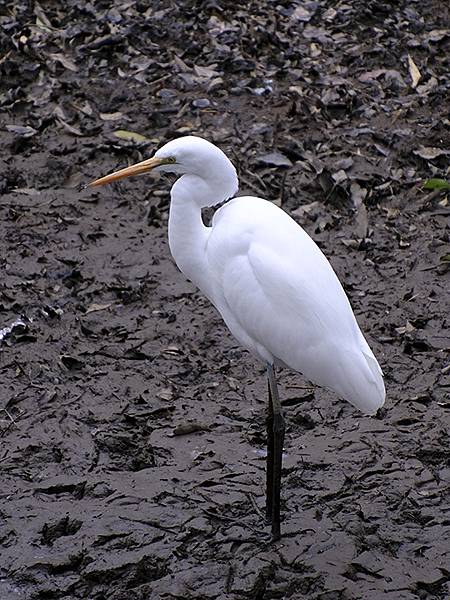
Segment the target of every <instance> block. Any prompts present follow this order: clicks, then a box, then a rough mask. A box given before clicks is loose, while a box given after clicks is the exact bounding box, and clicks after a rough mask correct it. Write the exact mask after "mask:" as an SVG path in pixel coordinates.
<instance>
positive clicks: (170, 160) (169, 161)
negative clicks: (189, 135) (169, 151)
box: [167, 156, 177, 164]
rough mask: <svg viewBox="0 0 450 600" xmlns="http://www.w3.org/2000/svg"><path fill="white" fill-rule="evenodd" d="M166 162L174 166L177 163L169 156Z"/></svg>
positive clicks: (173, 157)
mask: <svg viewBox="0 0 450 600" xmlns="http://www.w3.org/2000/svg"><path fill="white" fill-rule="evenodd" d="M167 162H168V163H170V164H174V163H176V162H177V159H176V158H175V156H169V157H168V159H167Z"/></svg>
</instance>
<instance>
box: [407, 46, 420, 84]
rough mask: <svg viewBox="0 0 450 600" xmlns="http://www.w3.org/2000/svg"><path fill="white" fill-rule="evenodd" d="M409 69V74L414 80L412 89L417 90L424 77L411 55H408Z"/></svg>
mask: <svg viewBox="0 0 450 600" xmlns="http://www.w3.org/2000/svg"><path fill="white" fill-rule="evenodd" d="M408 69H409V74H410V76H411V79H412V84H411V87H412V88H413V89H415V88H416V87H417V84H418V83H419V81H420V80H421V79H422V75H421V74H420V71H419V69H418V68H417V66H416V63H415V62H414V61H413V59H412V58H411V56H410V55H409V54H408Z"/></svg>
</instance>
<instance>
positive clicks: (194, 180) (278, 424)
mask: <svg viewBox="0 0 450 600" xmlns="http://www.w3.org/2000/svg"><path fill="white" fill-rule="evenodd" d="M151 169H157V170H159V171H169V172H173V173H177V174H179V175H181V177H180V178H179V179H178V180H177V181H176V182H175V184H174V186H173V187H172V191H171V202H170V214H169V245H170V250H171V252H172V255H173V257H174V259H175V262H176V263H177V265H178V267H179V268H180V270H181V271H182V272H183V273H184V274H185V275H186V276H187V277H188V278H189V279H191V280H192V281H193V283H195V284H196V285H197V286H198V287H199V288H200V289H201V290H202V291H203V293H204V294H205V295H206V296H208V298H209V299H210V300H211V302H212V303H213V304H214V306H215V307H216V308H217V310H218V311H219V312H220V314H221V315H222V317H223V319H224V321H225V323H226V324H227V326H228V328H229V329H230V331H231V333H232V334H233V335H234V336H235V338H236V339H237V340H238V341H239V342H240V343H241V344H242V345H243V346H244V347H245V348H247V349H248V350H249V351H250V352H251V353H252V354H254V355H255V356H257V357H258V358H259V359H261V360H262V361H263V362H264V363H265V364H266V366H267V376H268V383H269V405H268V416H267V420H266V426H267V476H266V514H267V517H268V518H269V519H271V521H272V536H273V539H274V540H277V539H279V537H280V535H281V533H280V531H281V529H280V506H281V500H280V490H281V469H282V458H283V441H284V431H285V425H284V417H283V414H282V409H281V402H280V399H279V396H278V391H277V385H276V380H275V376H274V370H273V365H274V364H281V365H284V366H287V367H290V368H291V369H294V370H295V371H299V372H300V373H303V375H305V377H307V378H308V379H310V380H311V381H313V382H315V383H317V384H319V385H322V386H325V387H327V388H330V389H331V390H334V391H335V392H336V393H337V394H338V395H339V396H341V397H342V398H345V399H346V400H348V401H349V402H351V403H352V404H353V405H354V406H356V407H358V408H359V409H361V410H362V411H363V412H366V413H368V414H373V413H375V412H376V410H377V409H378V408H379V407H380V406H382V405H383V403H384V398H385V391H384V383H383V377H382V372H381V369H380V367H379V365H378V362H377V360H376V359H375V357H374V355H373V353H372V351H371V349H370V348H369V346H368V344H367V342H366V340H365V339H364V336H363V334H362V333H361V331H360V329H359V326H358V323H357V322H356V319H355V316H354V314H353V311H352V309H351V306H350V303H349V301H348V299H347V296H346V295H345V292H344V290H343V288H342V286H341V284H340V283H339V280H338V278H337V277H336V274H335V273H334V271H333V269H332V267H331V265H330V263H329V262H328V260H327V259H326V258H325V256H324V255H323V254H322V252H321V250H320V249H319V248H318V246H317V245H316V244H315V243H314V242H313V240H312V239H311V238H310V237H309V235H308V234H307V233H306V232H305V231H304V230H303V229H302V228H301V227H300V226H299V225H297V223H295V221H293V219H291V217H289V215H287V214H286V213H285V212H284V211H283V210H281V209H280V208H278V207H277V206H275V205H274V204H271V203H270V202H268V201H267V200H263V199H261V198H254V197H251V196H243V197H240V198H234V199H233V200H229V198H231V197H232V196H233V195H234V194H235V193H236V190H237V188H238V180H237V176H236V171H235V169H234V167H233V165H232V164H231V162H230V161H229V160H228V158H227V157H226V156H225V154H224V153H223V152H222V151H221V150H219V148H217V147H216V146H214V145H213V144H211V143H210V142H207V141H206V140H203V139H201V138H198V137H193V136H188V137H183V138H179V139H176V140H173V141H171V142H169V143H167V144H165V145H164V146H163V147H162V148H161V149H160V150H158V151H157V152H156V154H155V156H154V157H153V158H150V159H147V160H144V161H142V162H140V163H138V164H136V165H132V166H130V167H126V168H125V169H122V170H120V171H117V172H116V173H112V174H111V175H107V176H106V177H102V178H101V179H98V180H96V181H94V182H93V183H91V185H103V184H105V183H109V182H111V181H114V180H117V179H122V178H123V177H128V176H130V175H137V174H140V173H145V172H148V171H150V170H151ZM226 200H229V201H228V202H226V204H224V206H222V207H221V208H219V209H218V210H217V211H216V213H215V215H214V218H213V221H212V225H211V227H206V226H205V225H204V223H203V220H202V208H204V207H206V206H214V205H216V204H219V203H221V202H224V201H226Z"/></svg>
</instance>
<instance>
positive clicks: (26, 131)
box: [5, 125, 37, 138]
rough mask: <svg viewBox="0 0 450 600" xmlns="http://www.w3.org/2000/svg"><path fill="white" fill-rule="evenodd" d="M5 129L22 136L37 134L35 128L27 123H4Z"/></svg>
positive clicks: (27, 136)
mask: <svg viewBox="0 0 450 600" xmlns="http://www.w3.org/2000/svg"><path fill="white" fill-rule="evenodd" d="M5 129H7V131H10V132H11V133H16V134H17V135H20V136H21V137H24V138H29V137H32V136H33V135H36V134H37V130H36V129H34V127H30V126H29V125H6V126H5Z"/></svg>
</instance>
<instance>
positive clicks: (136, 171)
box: [88, 156, 167, 187]
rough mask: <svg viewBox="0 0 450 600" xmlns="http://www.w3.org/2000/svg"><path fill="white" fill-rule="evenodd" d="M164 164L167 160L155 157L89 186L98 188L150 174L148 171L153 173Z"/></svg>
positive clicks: (97, 180)
mask: <svg viewBox="0 0 450 600" xmlns="http://www.w3.org/2000/svg"><path fill="white" fill-rule="evenodd" d="M164 164H167V159H165V158H157V157H156V156H154V157H153V158H147V159H146V160H143V161H142V162H139V163H136V164H135V165H131V166H130V167H125V169H120V171H115V172H114V173H111V174H110V175H105V177H100V179H96V180H95V181H91V183H88V186H89V187H96V186H97V185H105V184H107V183H111V182H112V181H118V180H119V179H124V178H125V177H131V175H141V173H148V171H151V170H152V169H154V168H155V167H159V166H161V165H164Z"/></svg>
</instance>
